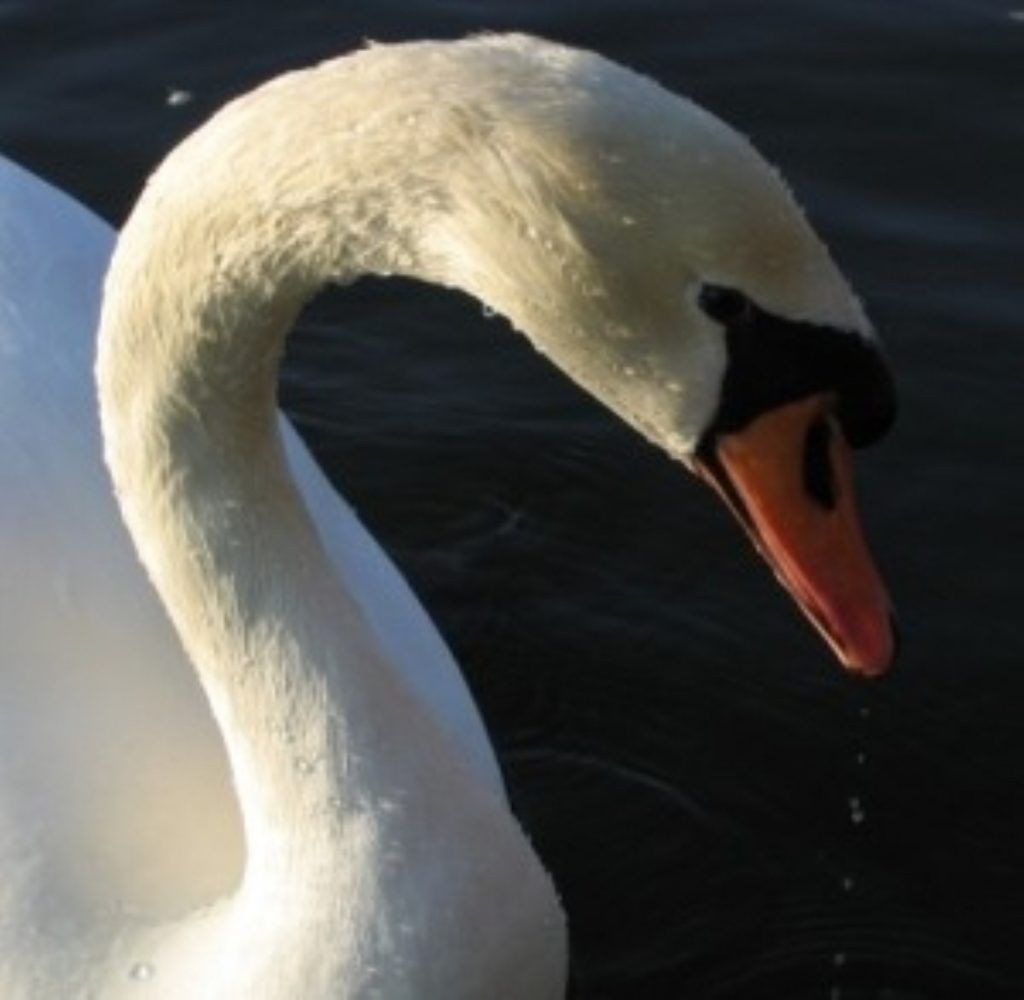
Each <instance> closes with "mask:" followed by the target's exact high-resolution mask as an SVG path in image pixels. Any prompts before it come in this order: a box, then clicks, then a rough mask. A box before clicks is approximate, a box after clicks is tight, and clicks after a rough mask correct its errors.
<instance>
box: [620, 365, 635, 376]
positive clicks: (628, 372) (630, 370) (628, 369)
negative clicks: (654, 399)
mask: <svg viewBox="0 0 1024 1000" xmlns="http://www.w3.org/2000/svg"><path fill="white" fill-rule="evenodd" d="M622 374H623V375H625V376H626V378H635V377H636V369H635V368H634V367H633V366H632V365H625V366H623V369H622Z"/></svg>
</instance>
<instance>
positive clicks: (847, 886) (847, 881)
mask: <svg viewBox="0 0 1024 1000" xmlns="http://www.w3.org/2000/svg"><path fill="white" fill-rule="evenodd" d="M841 884H842V887H843V892H853V890H854V887H855V886H856V884H857V883H856V881H855V880H854V878H853V876H852V875H844V876H843V880H842V883H841Z"/></svg>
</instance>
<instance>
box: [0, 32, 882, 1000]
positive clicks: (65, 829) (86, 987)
mask: <svg viewBox="0 0 1024 1000" xmlns="http://www.w3.org/2000/svg"><path fill="white" fill-rule="evenodd" d="M111 243H112V236H111V234H110V232H109V230H108V229H107V228H106V227H105V226H104V225H103V224H102V223H100V222H98V221H97V220H96V219H95V218H94V217H92V216H90V215H89V214H88V213H87V212H85V211H84V210H83V209H81V208H80V207H78V206H77V205H75V204H74V203H72V202H71V201H69V200H68V199H66V198H64V197H63V196H61V195H59V194H58V193H56V192H55V191H53V190H52V189H50V188H48V187H47V186H45V185H44V184H42V183H41V182H39V181H37V180H35V179H33V178H31V177H29V176H28V175H26V174H25V173H23V172H21V171H20V170H18V169H17V168H15V167H13V166H12V165H10V164H7V163H3V162H0V428H2V430H0V476H2V477H3V480H2V488H0V537H2V539H3V551H4V565H3V570H2V575H0V580H2V583H0V586H2V591H0V598H2V600H0V635H2V636H3V647H2V657H3V659H2V664H0V871H2V872H3V878H2V879H0V994H2V995H3V996H4V997H5V998H23V997H24V998H41V997H56V996H61V997H66V996H83V997H85V996H97V997H99V996H102V997H104V998H106V997H121V996H125V997H143V996H144V997H161V998H182V997H189V998H192V997H217V998H224V997H239V998H242V997H244V998H254V997H255V998H266V1000H279V998H280V1000H283V998H297V997H303V998H314V997H341V996H352V997H371V996H380V997H387V998H399V997H420V998H425V997H446V998H454V997H488V998H491V997H526V998H534V997H555V996H560V995H561V993H562V991H563V988H564V980H565V960H566V945H565V937H564V927H563V918H562V914H561V910H560V907H559V904H558V901H557V898H556V895H555V893H554V890H553V888H552V886H551V883H550V881H549V879H548V877H547V875H546V874H545V872H544V870H543V868H542V867H541V865H540V863H539V862H538V861H537V859H536V858H535V857H534V855H533V853H532V851H531V850H530V848H529V845H528V843H527V841H526V840H525V838H524V837H523V835H522V834H521V832H520V830H519V828H518V826H517V825H516V823H515V822H514V820H513V819H512V817H511V815H510V814H509V812H508V808H507V805H506V803H505V800H504V796H503V791H502V787H501V781H500V778H499V776H498V771H497V768H496V765H495V762H494V758H493V755H492V752H491V750H490V748H489V745H488V743H487V740H486V737H485V735H484V732H483V729H482V727H481V724H480V721H479V718H478V716H477V714H476V711H475V709H474V707H473V704H472V702H471V700H470V698H469V696H468V694H467V692H466V689H465V687H464V686H463V683H462V681H461V679H460V676H459V674H458V672H457V670H456V669H455V667H454V665H453V664H452V661H451V658H450V657H449V655H448V653H447V652H446V650H445V648H444V646H443V644H442V642H441V640H440V639H439V638H438V636H437V634H436V632H435V631H434V630H433V628H432V626H431V625H430V623H429V621H428V620H427V619H426V616H425V615H424V613H423V612H422V610H421V609H420V608H419V606H418V605H417V604H416V602H415V600H414V599H413V598H412V596H411V595H410V593H409V591H408V590H407V588H406V587H405V585H404V583H403V582H402V580H401V579H400V577H399V576H398V574H397V573H396V571H395V570H394V568H393V567H392V566H391V564H390V563H389V562H388V561H387V559H386V558H385V557H384V556H383V555H382V554H381V552H380V550H379V549H378V548H377V547H376V545H375V544H374V543H373V541H372V540H371V539H370V538H369V537H368V536H367V534H366V533H365V531H363V529H362V528H361V527H360V526H359V524H358V523H357V521H356V520H355V518H354V516H353V515H352V513H351V512H350V511H349V510H348V509H347V508H345V507H344V506H343V504H342V502H341V501H340V500H339V499H338V498H337V497H336V496H335V495H334V494H333V493H332V491H331V490H330V488H329V487H328V486H327V485H326V483H325V482H324V480H323V477H322V476H321V475H320V473H319V472H318V470H317V469H316V467H315V465H314V464H313V462H312V460H311V459H310V458H309V456H308V454H307V453H306V451H305V450H304V449H303V447H302V446H301V444H300V443H298V441H297V440H296V438H295V436H294V434H293V433H292V432H291V430H290V429H289V428H288V425H287V424H286V423H284V422H283V421H281V420H280V419H279V418H277V417H276V416H275V407H274V384H275V377H276V369H277V360H278V356H279V354H280V350H281V346H282V341H283V338H284V336H285V333H286V331H287V329H288V328H289V326H290V325H291V322H292V320H293V319H294V317H295V315H296V313H297V312H298V310H299V309H300V308H301V307H302V305H303V303H304V302H305V301H307V300H308V299H309V298H310V297H311V296H312V295H313V294H315V292H316V290H317V289H318V288H319V287H320V286H321V285H322V284H324V283H325V282H327V281H336V282H347V281H351V280H353V279H355V278H356V277H358V276H359V275H360V274H363V273H368V272H371V273H377V274H388V273H403V274H409V275H415V276H418V277H421V278H424V279H426V280H430V281H434V282H437V283H439V284H443V285H451V286H457V287H461V288H463V289H465V290H467V291H469V292H470V293H472V294H474V295H476V296H477V297H479V298H480V299H481V300H482V301H484V302H485V303H487V304H488V305H489V306H490V307H491V308H494V309H496V310H498V311H500V312H502V313H503V314H505V315H506V316H508V317H509V318H510V319H511V321H512V322H513V323H514V324H515V325H516V326H517V327H518V328H519V329H521V330H522V331H523V332H524V333H526V334H527V335H528V336H529V337H530V338H531V340H532V341H533V343H534V344H535V345H536V346H537V347H538V348H539V349H540V350H542V351H544V352H545V353H547V354H549V355H550V357H551V359H552V360H553V361H554V363H555V364H557V365H559V366H560V367H561V368H563V369H564V370H565V371H566V372H567V373H568V374H569V375H570V376H571V377H572V378H574V379H575V380H577V381H578V382H579V383H580V384H582V385H583V386H584V387H586V388H587V389H588V390H590V391H591V392H593V393H594V394H596V395H597V396H598V397H600V398H601V399H602V400H604V401H605V402H606V403H607V404H608V405H609V406H611V407H612V408H613V409H614V410H616V411H617V412H618V413H620V414H621V415H622V416H623V417H624V418H625V419H626V420H628V421H629V422H631V423H632V424H634V425H635V426H636V427H637V428H639V429H640V430H641V431H642V432H643V433H644V434H645V435H646V436H647V437H649V438H650V439H651V440H653V441H654V442H656V443H658V444H659V445H661V446H662V447H664V448H666V449H668V450H669V451H670V452H671V453H672V454H673V455H675V456H677V457H679V458H680V459H682V460H683V461H684V462H686V463H687V464H688V465H690V466H692V467H693V468H695V469H696V470H697V471H698V472H700V473H701V474H702V475H704V476H706V477H707V478H709V479H710V480H711V481H712V482H713V483H714V485H715V486H716V487H717V488H718V489H719V490H720V491H721V492H722V493H723V495H724V496H725V498H726V499H727V501H728V502H729V503H730V504H731V505H732V506H733V507H734V509H735V510H736V512H737V514H738V515H739V516H740V517H741V519H742V520H743V522H744V524H745V526H746V527H747V530H748V531H749V532H750V534H751V535H752V537H753V538H754V540H755V542H756V544H758V546H759V547H760V548H761V549H762V551H764V553H765V554H766V556H767V557H768V558H769V559H770V561H771V562H772V563H773V565H774V568H775V569H776V572H777V573H778V574H779V576H780V578H781V579H782V581H783V582H784V583H785V585H786V586H787V587H789V588H790V589H791V590H792V591H793V593H794V595H795V596H796V597H797V599H798V601H799V602H800V603H801V605H802V606H803V608H804V609H805V611H807V613H808V614H809V615H810V616H811V618H812V620H813V621H814V622H815V623H816V624H817V626H818V627H819V628H820V629H821V631H822V632H823V634H824V635H825V636H826V638H827V639H828V640H829V642H830V643H831V644H832V645H833V647H834V648H835V649H836V651H837V652H838V653H839V655H840V657H841V658H842V659H843V661H844V662H845V663H846V664H847V665H848V666H849V667H851V668H852V669H855V670H859V671H861V672H864V673H876V672H879V671H880V670H882V669H883V668H884V667H885V666H886V665H887V663H888V662H889V660H890V659H891V657H892V655H893V640H892V636H891V633H890V629H889V623H888V605H887V601H886V598H885V594H884V590H883V589H882V586H881V584H880V582H879V581H878V578H877V576H876V575H875V572H874V570H873V568H872V566H871V563H870V559H869V557H868V556H867V554H866V551H865V549H864V546H863V543H862V541H861V540H860V537H859V534H858V532H857V526H856V519H855V514H854V512H853V508H852V493H851V489H850V473H849V467H848V455H847V452H848V448H847V440H850V441H852V442H853V443H864V442H867V441H868V440H870V439H872V438H874V437H876V436H878V435H879V434H880V433H881V432H882V430H884V428H885V425H886V424H887V423H888V421H889V419H890V418H891V413H892V392H891V386H890V384H889V382H888V378H887V376H886V374H885V370H884V367H883V366H882V364H881V362H880V360H879V356H878V352H877V350H876V348H875V343H874V338H873V334H872V333H871V330H870V327H869V325H868V323H867V320H866V319H865V317H864V314H863V312H862V310H861V308H860V306H859V304H858V302H857V300H856V299H855V297H854V296H853V295H852V293H851V292H850V291H849V289H848V287H847V285H846V283H845V282H844V281H843V279H842V278H841V276H840V275H839V273H838V272H837V271H836V269H835V268H834V266H833V264H832V263H831V261H830V259H829V257H828V254H827V252H826V251H825V249H824V247H823V246H822V245H821V243H820V242H819V241H818V240H817V238H816V237H815V236H814V234H813V233H812V231H811V230H810V229H809V227H808V226H807V224H806V222H805V221H804V219H803V217H802V215H801V213H800V211H799V209H798V208H797V207H796V206H795V204H794V202H793V201H792V199H791V198H790V196H789V194H788V192H787V190H786V189H785V187H784V185H783V184H782V183H781V181H780V180H779V178H778V176H777V175H776V174H775V173H774V172H773V171H772V170H771V169H770V168H768V167H767V166H766V165H765V164H764V162H763V161H762V160H761V159H760V158H759V157H758V156H757V155H756V153H755V152H754V151H753V150H752V149H751V147H750V146H749V145H748V144H747V143H746V142H745V141H744V140H743V139H741V138H740V137H738V136H737V135H736V133H734V132H733V131H731V130H730V129H729V128H727V127H726V126H724V125H723V124H722V123H721V122H719V121H718V120H717V119H715V118H713V117H712V116H710V115H708V114H707V113H705V112H703V111H701V110H700V109H698V108H697V107H695V106H694V105H692V104H690V103H689V102H687V101H685V100H683V99H680V98H678V97H675V96H672V95H670V94H668V93H667V92H665V91H663V90H662V89H660V88H659V87H657V86H656V85H655V84H653V83H651V82H650V81H647V80H645V79H643V78H641V77H639V76H637V75H635V74H633V73H631V72H629V71H627V70H624V69H622V68H621V67H618V66H615V65H614V64H612V63H609V62H607V61H605V60H603V59H601V58H599V57H597V56H594V55H591V54H587V53H583V52H577V51H573V50H570V49H566V48H562V47H559V46H555V45H552V44H549V43H545V42H541V41H538V40H536V39H530V38H525V37H487V38H479V39H474V40H468V41H463V42H456V43H419V44H410V45H399V46H393V47H376V48H371V49H368V50H366V51H363V52H360V53H358V54H356V55H352V56H349V57H346V58H343V59H339V60H336V61H333V62H329V63H326V64H324V65H322V66H319V67H316V68H314V69H310V70H306V71H303V72H297V73H292V74H289V75H287V76H284V77H281V78H280V79H278V80H275V81H273V82H271V83H270V84H267V85H266V86H264V87H262V88H260V89H259V90H257V91H255V92H254V93H252V94H250V95H248V96H246V97H244V98H242V99H241V100H238V101H236V102H234V103H233V104H231V105H230V106H228V107H227V108H225V109H224V110H223V111H222V112H220V113H219V114H218V115H217V116H215V117H214V118H213V119H212V120H211V121H210V122H209V123H208V124H207V125H206V126H204V127H203V128H202V129H200V130H199V131H198V132H197V133H196V134H195V135H193V136H192V137H191V138H190V139H188V140H186V142H184V143H183V144H182V145H181V146H180V147H179V148H178V149H177V150H176V151H175V152H173V153H172V154H171V155H170V156H169V157H168V159H167V160H166V161H165V163H164V164H163V165H162V166H161V167H160V168H159V170H158V171H157V172H156V174H155V175H154V177H153V179H152V180H151V181H150V183H149V185H148V187H147V189H146V191H145V193H144V194H143V196H142V198H141V200H140V202H139V204H138V206H137V208H136V209H135V211H134V213H133V214H132V217H131V218H130V220H129V221H128V223H127V225H126V227H125V229H124V232H123V234H122V236H121V238H120V241H119V242H118V245H117V249H116V252H115V253H114V255H113V260H112V263H111V265H110V271H109V275H108V277H107V283H106V295H105V300H104V304H103V309H102V322H101V327H100V341H99V351H98V363H97V371H98V381H99V395H100V408H101V413H102V426H103V440H104V448H105V454H106V459H107V463H108V464H109V468H110V471H111V473H112V476H113V481H114V484H115V491H116V494H117V499H118V501H119V503H120V508H121V512H122V514H123V517H124V521H125V523H127V526H128V529H129V531H130V533H131V536H132V540H133V542H134V545H135V547H136V549H137V552H138V554H139V555H140V556H141V560H142V562H143V564H144V565H145V567H146V570H147V571H148V574H149V577H150V578H151V580H152V582H153V584H154V585H155V589H156V591H157V592H158V593H159V595H160V600H161V601H162V604H163V606H164V607H165V608H166V611H167V613H168V614H169V617H170V619H171V621H173V623H174V626H175V628H176V629H177V633H178V635H179V636H180V637H181V644H182V645H183V647H184V654H183V653H182V651H181V650H180V649H179V646H178V644H177V640H176V639H175V637H174V634H173V631H172V630H171V627H170V625H169V624H168V622H167V621H166V620H165V617H164V612H163V610H162V609H161V607H160V604H158V603H157V601H156V599H155V598H154V597H153V596H152V595H151V591H150V587H149V585H148V583H147V581H146V580H145V579H144V574H143V572H142V571H141V570H140V569H139V568H138V567H137V564H136V562H135V557H134V555H133V553H132V552H131V543H130V542H129V541H128V539H127V537H126V536H125V533H124V531H123V528H122V527H121V524H120V522H119V520H118V514H117V510H116V507H115V504H114V501H113V498H112V495H111V491H110V488H109V485H108V482H107V480H106V478H105V475H104V471H103V469H102V466H101V459H100V443H99V432H98V428H97V423H96V418H95V415H94V409H95V404H94V394H93V390H92V387H91V385H90V382H89V368H90V365H91V356H92V352H93V341H92V335H91V330H92V328H93V323H94V321H95V318H96V314H97V308H98V298H99V285H100V280H101V274H102V272H103V270H104V268H105V266H106V262H107V258H108V253H109V251H110V249H111ZM196 676H198V679H199V681H200V682H201V689H200V686H199V685H197V684H196V682H195V678H196ZM225 751H226V753H225Z"/></svg>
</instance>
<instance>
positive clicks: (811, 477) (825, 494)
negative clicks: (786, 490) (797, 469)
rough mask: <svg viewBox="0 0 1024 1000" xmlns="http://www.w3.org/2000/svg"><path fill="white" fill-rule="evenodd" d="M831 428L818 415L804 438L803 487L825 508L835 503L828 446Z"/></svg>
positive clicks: (827, 508) (834, 482)
mask: <svg viewBox="0 0 1024 1000" xmlns="http://www.w3.org/2000/svg"><path fill="white" fill-rule="evenodd" d="M831 443H832V428H831V427H830V426H829V422H828V420H827V419H826V418H825V417H819V418H818V419H817V420H815V421H814V423H813V424H811V426H810V427H808V428H807V437H806V438H805V440H804V489H805V490H806V491H807V494H808V496H810V497H812V498H813V499H815V500H816V501H817V502H818V503H819V504H820V505H821V506H822V507H824V508H825V510H833V509H834V508H835V505H836V481H835V476H834V474H833V472H832V460H831V458H830V457H829V446H830V445H831Z"/></svg>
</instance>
